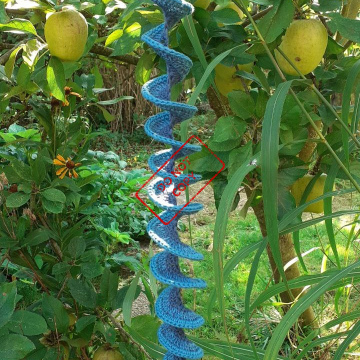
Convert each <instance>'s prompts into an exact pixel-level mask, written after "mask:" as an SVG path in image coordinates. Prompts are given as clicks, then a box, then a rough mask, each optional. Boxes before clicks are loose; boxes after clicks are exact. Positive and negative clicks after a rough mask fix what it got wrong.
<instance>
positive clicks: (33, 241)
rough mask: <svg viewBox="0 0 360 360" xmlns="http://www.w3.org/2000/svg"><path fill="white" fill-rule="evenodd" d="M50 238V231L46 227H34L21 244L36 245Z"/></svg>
mask: <svg viewBox="0 0 360 360" xmlns="http://www.w3.org/2000/svg"><path fill="white" fill-rule="evenodd" d="M49 239H50V232H49V231H48V230H47V229H43V228H40V229H36V230H34V231H32V232H31V233H30V234H29V235H28V236H27V237H26V238H25V239H24V240H23V241H22V244H23V246H36V245H39V244H42V243H43V242H45V241H48V240H49Z"/></svg>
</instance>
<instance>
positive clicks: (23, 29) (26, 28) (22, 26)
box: [0, 19, 36, 35]
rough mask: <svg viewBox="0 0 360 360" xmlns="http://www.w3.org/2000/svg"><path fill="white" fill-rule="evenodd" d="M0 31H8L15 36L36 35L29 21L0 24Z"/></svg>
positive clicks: (12, 21) (20, 20)
mask: <svg viewBox="0 0 360 360" xmlns="http://www.w3.org/2000/svg"><path fill="white" fill-rule="evenodd" d="M0 31H8V32H12V33H16V34H23V33H30V34H33V35H36V30H35V27H34V25H33V24H32V23H31V22H30V21H29V20H24V19H13V20H11V21H9V22H8V23H6V24H0Z"/></svg>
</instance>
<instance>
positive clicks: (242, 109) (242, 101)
mask: <svg viewBox="0 0 360 360" xmlns="http://www.w3.org/2000/svg"><path fill="white" fill-rule="evenodd" d="M228 99H229V104H230V107H231V110H232V111H233V112H234V114H235V115H237V116H238V117H239V118H241V119H243V120H246V119H248V118H251V117H252V116H253V115H254V112H255V102H254V100H253V98H252V97H251V96H250V94H247V93H246V92H244V91H232V92H231V93H229V94H228Z"/></svg>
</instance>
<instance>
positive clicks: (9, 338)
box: [0, 334, 35, 360]
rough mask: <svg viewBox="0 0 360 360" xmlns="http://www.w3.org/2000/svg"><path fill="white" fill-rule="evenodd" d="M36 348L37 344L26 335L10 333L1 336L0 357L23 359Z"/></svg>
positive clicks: (4, 359)
mask: <svg viewBox="0 0 360 360" xmlns="http://www.w3.org/2000/svg"><path fill="white" fill-rule="evenodd" d="M33 350H35V345H34V344H33V343H32V342H31V341H30V340H29V339H28V338H27V337H25V336H22V335H18V334H9V335H6V336H1V337H0V359H1V360H22V359H24V357H25V356H26V355H28V354H29V353H30V352H32V351H33Z"/></svg>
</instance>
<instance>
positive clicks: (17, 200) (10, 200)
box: [6, 192, 31, 208]
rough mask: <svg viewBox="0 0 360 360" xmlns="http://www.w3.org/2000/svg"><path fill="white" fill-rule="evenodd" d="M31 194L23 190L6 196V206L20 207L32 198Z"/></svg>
mask: <svg viewBox="0 0 360 360" xmlns="http://www.w3.org/2000/svg"><path fill="white" fill-rule="evenodd" d="M30 196H31V195H30V194H24V193H22V192H16V193H13V194H10V195H9V196H8V197H7V198H6V206H7V207H9V208H18V207H20V206H23V205H25V204H26V203H27V202H28V201H29V200H30Z"/></svg>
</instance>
